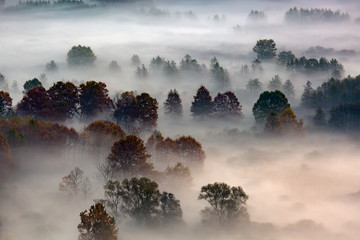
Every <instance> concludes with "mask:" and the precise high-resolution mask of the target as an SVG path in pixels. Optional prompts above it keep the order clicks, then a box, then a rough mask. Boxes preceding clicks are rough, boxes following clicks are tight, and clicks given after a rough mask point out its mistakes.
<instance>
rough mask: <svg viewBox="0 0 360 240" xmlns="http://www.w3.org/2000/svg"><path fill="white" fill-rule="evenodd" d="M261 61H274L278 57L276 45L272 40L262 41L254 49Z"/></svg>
mask: <svg viewBox="0 0 360 240" xmlns="http://www.w3.org/2000/svg"><path fill="white" fill-rule="evenodd" d="M253 51H254V53H255V54H256V55H257V59H259V60H267V59H272V58H274V57H275V56H276V44H275V42H274V40H272V39H261V40H258V41H257V42H256V45H255V46H254V48H253Z"/></svg>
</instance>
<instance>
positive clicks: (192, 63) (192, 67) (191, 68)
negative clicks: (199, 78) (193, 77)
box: [180, 54, 201, 73]
mask: <svg viewBox="0 0 360 240" xmlns="http://www.w3.org/2000/svg"><path fill="white" fill-rule="evenodd" d="M180 70H181V71H187V72H193V73H199V72H200V71H201V67H200V64H198V62H197V61H196V59H193V58H191V56H190V55H188V54H187V55H185V57H184V58H183V59H182V60H181V62H180Z"/></svg>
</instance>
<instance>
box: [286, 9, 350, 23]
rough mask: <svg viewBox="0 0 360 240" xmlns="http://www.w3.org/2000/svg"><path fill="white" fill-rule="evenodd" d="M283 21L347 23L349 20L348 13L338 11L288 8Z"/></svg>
mask: <svg viewBox="0 0 360 240" xmlns="http://www.w3.org/2000/svg"><path fill="white" fill-rule="evenodd" d="M285 20H286V21H288V22H295V23H316V22H318V23H321V22H330V23H334V22H347V21H349V20H350V15H349V14H348V13H342V12H340V10H337V11H335V12H334V11H332V10H331V9H319V8H311V9H306V8H300V9H298V8H296V7H294V8H290V9H289V10H288V11H287V12H286V14H285Z"/></svg>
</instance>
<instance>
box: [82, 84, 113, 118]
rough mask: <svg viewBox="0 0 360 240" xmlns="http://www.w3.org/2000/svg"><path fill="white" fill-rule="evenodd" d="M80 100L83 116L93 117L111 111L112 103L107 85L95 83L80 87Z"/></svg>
mask: <svg viewBox="0 0 360 240" xmlns="http://www.w3.org/2000/svg"><path fill="white" fill-rule="evenodd" d="M79 100H80V110H81V116H86V117H93V116H94V115H96V114H97V113H98V112H99V111H100V112H102V111H103V110H107V109H109V107H110V102H111V100H110V98H109V96H108V90H107V89H106V84H105V83H103V82H95V81H88V82H86V83H85V84H84V83H83V84H81V85H80V91H79Z"/></svg>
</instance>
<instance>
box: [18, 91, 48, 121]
mask: <svg viewBox="0 0 360 240" xmlns="http://www.w3.org/2000/svg"><path fill="white" fill-rule="evenodd" d="M16 111H17V113H19V114H20V115H22V116H30V117H33V118H36V119H38V118H40V119H45V120H49V119H53V118H54V117H55V114H54V112H53V109H52V104H51V100H50V97H49V95H48V93H47V91H46V90H45V88H43V87H42V86H39V87H36V88H33V89H30V90H29V91H27V92H26V94H25V96H24V97H23V98H22V99H21V101H20V102H19V103H18V105H17V107H16Z"/></svg>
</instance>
